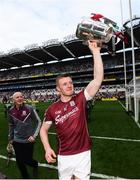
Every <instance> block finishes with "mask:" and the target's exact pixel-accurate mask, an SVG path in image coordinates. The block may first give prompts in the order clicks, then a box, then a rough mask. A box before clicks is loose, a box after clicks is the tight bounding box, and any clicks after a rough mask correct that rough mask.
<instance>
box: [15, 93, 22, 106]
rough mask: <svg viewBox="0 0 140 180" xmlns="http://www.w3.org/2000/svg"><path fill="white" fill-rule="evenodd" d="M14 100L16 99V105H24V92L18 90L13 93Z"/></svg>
mask: <svg viewBox="0 0 140 180" xmlns="http://www.w3.org/2000/svg"><path fill="white" fill-rule="evenodd" d="M13 101H14V104H15V105H18V106H20V105H22V104H23V101H24V97H23V95H22V93H20V92H16V93H15V94H14V95H13Z"/></svg>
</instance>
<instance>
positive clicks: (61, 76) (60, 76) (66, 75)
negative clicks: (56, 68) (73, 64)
mask: <svg viewBox="0 0 140 180" xmlns="http://www.w3.org/2000/svg"><path fill="white" fill-rule="evenodd" d="M64 77H70V78H71V75H70V74H61V75H58V76H57V77H56V81H55V82H56V86H57V85H58V82H59V80H60V79H61V78H64Z"/></svg>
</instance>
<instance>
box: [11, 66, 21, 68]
mask: <svg viewBox="0 0 140 180" xmlns="http://www.w3.org/2000/svg"><path fill="white" fill-rule="evenodd" d="M18 68H19V67H17V66H14V67H11V68H10V69H18Z"/></svg>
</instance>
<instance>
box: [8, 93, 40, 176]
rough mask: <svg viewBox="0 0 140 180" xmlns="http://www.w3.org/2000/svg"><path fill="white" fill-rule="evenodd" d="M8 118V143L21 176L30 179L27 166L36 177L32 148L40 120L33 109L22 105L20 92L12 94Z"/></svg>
mask: <svg viewBox="0 0 140 180" xmlns="http://www.w3.org/2000/svg"><path fill="white" fill-rule="evenodd" d="M8 117H9V118H8V119H9V141H10V142H11V143H12V144H13V147H14V150H15V155H16V162H17V166H18V168H19V170H20V173H21V176H22V178H24V179H28V178H30V177H29V174H28V171H27V165H29V166H31V167H33V176H37V172H38V162H37V161H36V160H34V159H33V147H34V142H35V139H36V137H37V135H38V133H39V131H40V126H41V120H40V118H39V116H38V114H37V112H36V110H35V108H33V107H32V106H31V105H28V104H25V103H24V96H23V94H22V93H21V92H16V93H14V94H13V106H12V107H11V108H10V109H9V111H8ZM34 178H35V177H34Z"/></svg>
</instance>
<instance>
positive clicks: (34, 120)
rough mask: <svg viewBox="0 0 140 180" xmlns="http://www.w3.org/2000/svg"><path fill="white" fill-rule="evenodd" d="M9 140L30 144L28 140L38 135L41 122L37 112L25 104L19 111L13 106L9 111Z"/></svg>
mask: <svg viewBox="0 0 140 180" xmlns="http://www.w3.org/2000/svg"><path fill="white" fill-rule="evenodd" d="M8 115H9V140H14V141H16V142H20V143H28V142H29V141H28V138H29V137H30V136H33V137H34V138H35V137H36V136H37V135H38V133H39V130H40V126H41V120H40V118H39V116H38V114H37V112H36V110H35V109H34V108H33V107H32V106H30V105H27V104H23V106H21V107H20V108H19V109H17V108H16V107H15V106H12V107H11V108H10V109H9V111H8Z"/></svg>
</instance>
